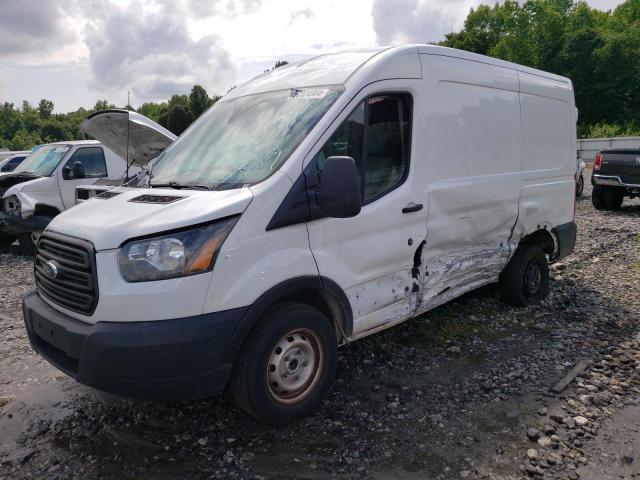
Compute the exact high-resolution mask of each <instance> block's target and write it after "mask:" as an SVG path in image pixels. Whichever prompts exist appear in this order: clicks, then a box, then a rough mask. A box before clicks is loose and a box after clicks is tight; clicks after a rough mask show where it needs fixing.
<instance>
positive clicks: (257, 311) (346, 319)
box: [225, 275, 353, 362]
mask: <svg viewBox="0 0 640 480" xmlns="http://www.w3.org/2000/svg"><path fill="white" fill-rule="evenodd" d="M305 290H307V291H308V290H313V291H315V292H317V293H319V294H321V295H322V296H323V297H325V299H326V296H328V297H329V298H330V299H332V300H334V301H335V304H336V306H337V308H338V309H339V311H340V314H341V317H342V322H341V328H342V329H343V331H344V333H345V334H346V336H347V337H349V336H350V335H351V333H352V332H353V313H352V310H351V304H350V303H349V300H348V298H347V296H346V294H345V293H344V291H343V290H342V288H341V287H340V286H339V285H338V284H337V283H336V282H334V281H333V280H331V279H329V278H326V277H321V276H316V275H306V276H300V277H294V278H290V279H288V280H285V281H284V282H281V283H279V284H277V285H275V286H273V287H271V288H270V289H269V290H267V291H266V292H265V293H263V294H262V295H260V297H258V299H257V300H256V301H254V302H253V303H252V304H251V305H249V306H248V307H247V310H246V311H245V313H244V315H243V316H242V319H241V320H240V323H239V325H238V326H237V327H236V329H235V331H234V333H233V336H232V337H231V341H230V342H229V345H228V347H227V351H226V353H225V359H226V361H228V362H233V361H234V360H235V358H236V357H237V355H238V353H239V352H240V349H241V348H242V345H243V344H244V341H245V339H246V338H247V336H248V335H249V333H250V332H251V330H252V329H253V327H255V326H256V324H257V323H258V321H259V320H260V317H261V316H262V315H263V314H264V312H266V311H267V309H269V307H271V306H272V305H274V304H276V303H278V302H279V301H280V300H283V299H285V298H287V297H290V296H292V295H295V294H296V293H297V292H303V291H305Z"/></svg>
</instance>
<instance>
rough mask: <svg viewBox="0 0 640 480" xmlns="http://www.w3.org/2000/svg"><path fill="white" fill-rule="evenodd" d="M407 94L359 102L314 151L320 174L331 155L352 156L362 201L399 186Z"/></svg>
mask: <svg viewBox="0 0 640 480" xmlns="http://www.w3.org/2000/svg"><path fill="white" fill-rule="evenodd" d="M410 145H411V97H410V96H409V95H407V94H385V95H376V96H373V97H369V98H367V99H366V100H364V101H363V102H362V103H360V104H359V105H358V106H357V107H356V108H355V110H354V111H353V112H352V113H351V115H349V117H348V118H347V119H346V120H345V121H344V122H343V123H342V125H340V126H339V127H338V129H337V130H336V131H335V132H334V134H333V135H332V136H331V138H330V139H329V140H328V141H327V143H325V144H324V146H323V147H322V149H321V150H320V152H318V154H317V155H316V158H315V161H316V168H317V170H318V173H319V174H321V173H322V171H323V169H324V164H325V161H326V159H327V158H328V157H332V156H348V157H352V158H353V159H354V160H355V162H356V166H357V168H358V174H359V177H360V186H361V187H360V191H361V194H362V200H363V203H368V202H371V201H374V200H375V199H377V198H379V197H380V196H382V195H384V194H385V193H387V192H390V191H391V190H393V189H394V188H396V187H397V186H399V185H400V184H401V183H402V182H403V181H404V179H405V178H406V174H407V172H408V168H409V154H410Z"/></svg>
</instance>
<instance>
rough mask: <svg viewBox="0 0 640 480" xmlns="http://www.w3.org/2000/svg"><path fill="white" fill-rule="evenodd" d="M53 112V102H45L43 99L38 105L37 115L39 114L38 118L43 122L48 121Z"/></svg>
mask: <svg viewBox="0 0 640 480" xmlns="http://www.w3.org/2000/svg"><path fill="white" fill-rule="evenodd" d="M52 112H53V102H52V101H51V100H47V99H46V98H43V99H42V100H40V103H38V113H39V114H40V118H42V119H43V120H48V119H49V118H51V113H52Z"/></svg>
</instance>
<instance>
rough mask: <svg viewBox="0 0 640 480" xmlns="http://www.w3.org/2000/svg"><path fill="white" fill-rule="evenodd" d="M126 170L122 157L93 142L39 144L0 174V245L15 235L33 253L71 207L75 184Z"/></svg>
mask: <svg viewBox="0 0 640 480" xmlns="http://www.w3.org/2000/svg"><path fill="white" fill-rule="evenodd" d="M126 170H127V164H126V163H125V161H124V160H123V159H122V158H121V157H119V156H118V155H116V154H115V153H114V152H112V151H111V150H109V149H108V148H106V147H105V146H104V145H102V144H101V143H100V142H98V141H96V140H76V141H69V142H57V143H50V144H47V145H42V146H40V147H39V148H38V149H37V150H35V151H34V152H33V153H31V154H30V155H29V156H28V157H27V158H25V159H24V160H23V161H22V162H21V163H20V165H18V166H17V167H16V168H15V170H13V171H12V172H8V173H2V174H0V247H3V246H6V245H10V244H11V243H13V242H14V241H15V240H16V238H18V240H19V242H20V247H21V248H22V250H23V251H24V252H25V253H33V252H34V251H35V242H36V241H37V238H38V236H39V235H40V233H41V232H42V231H43V230H44V229H45V227H46V226H47V225H48V223H49V222H50V221H51V219H52V218H53V217H55V216H56V215H58V214H59V213H60V212H62V211H64V210H66V209H68V208H71V207H73V206H74V205H75V194H76V192H75V190H76V187H77V186H78V185H81V184H86V183H92V182H96V181H98V180H99V179H101V178H109V179H112V180H115V179H120V181H122V179H123V178H124V176H125V172H126ZM138 170H139V169H138V168H132V169H131V173H132V174H135V172H137V171H138Z"/></svg>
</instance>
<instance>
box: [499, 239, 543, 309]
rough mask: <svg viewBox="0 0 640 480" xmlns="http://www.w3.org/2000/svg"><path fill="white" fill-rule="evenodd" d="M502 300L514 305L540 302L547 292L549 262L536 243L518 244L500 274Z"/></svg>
mask: <svg viewBox="0 0 640 480" xmlns="http://www.w3.org/2000/svg"><path fill="white" fill-rule="evenodd" d="M499 287H500V295H501V297H502V300H503V301H504V302H505V303H507V304H509V305H513V306H514V307H525V306H527V305H533V304H536V303H540V302H541V301H542V300H544V299H545V298H546V297H547V295H548V294H549V262H548V261H547V256H546V255H545V254H544V252H543V251H542V249H541V248H540V247H538V246H537V245H527V244H524V245H520V246H519V247H518V249H517V250H516V253H515V254H514V255H513V257H512V258H511V260H510V261H509V263H508V264H507V266H506V267H505V269H504V270H503V271H502V273H501V274H500V283H499Z"/></svg>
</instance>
